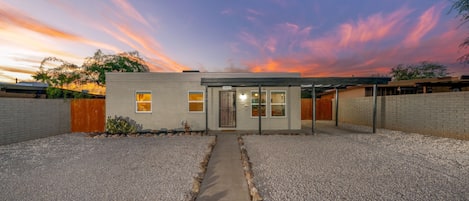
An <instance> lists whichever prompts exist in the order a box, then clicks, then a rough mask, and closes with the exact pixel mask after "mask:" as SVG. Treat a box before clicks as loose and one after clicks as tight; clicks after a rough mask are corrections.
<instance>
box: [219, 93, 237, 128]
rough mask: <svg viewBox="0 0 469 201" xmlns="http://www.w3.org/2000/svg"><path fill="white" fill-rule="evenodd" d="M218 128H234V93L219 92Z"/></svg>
mask: <svg viewBox="0 0 469 201" xmlns="http://www.w3.org/2000/svg"><path fill="white" fill-rule="evenodd" d="M219 122H220V128H235V127H236V92H235V91H220V121H219Z"/></svg>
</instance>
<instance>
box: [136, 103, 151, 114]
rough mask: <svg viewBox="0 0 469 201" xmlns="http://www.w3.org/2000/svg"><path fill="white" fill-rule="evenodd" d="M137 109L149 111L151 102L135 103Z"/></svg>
mask: <svg viewBox="0 0 469 201" xmlns="http://www.w3.org/2000/svg"><path fill="white" fill-rule="evenodd" d="M137 111H139V112H145V111H148V112H149V111H151V103H141V102H140V103H137Z"/></svg>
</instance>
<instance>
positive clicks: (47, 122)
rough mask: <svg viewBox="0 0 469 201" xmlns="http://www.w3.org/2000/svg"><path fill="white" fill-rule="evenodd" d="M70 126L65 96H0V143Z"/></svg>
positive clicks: (26, 138) (67, 130)
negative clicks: (63, 97) (37, 97)
mask: <svg viewBox="0 0 469 201" xmlns="http://www.w3.org/2000/svg"><path fill="white" fill-rule="evenodd" d="M70 130H71V129H70V101H68V100H64V99H57V100H51V99H31V98H0V145H3V144H10V143H15V142H21V141H25V140H32V139H37V138H42V137H47V136H52V135H58V134H63V133H68V132H70Z"/></svg>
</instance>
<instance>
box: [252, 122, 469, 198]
mask: <svg viewBox="0 0 469 201" xmlns="http://www.w3.org/2000/svg"><path fill="white" fill-rule="evenodd" d="M243 139H244V143H245V146H246V149H247V152H248V155H249V157H250V161H251V162H252V167H253V172H254V182H255V185H256V186H257V188H258V189H259V192H260V194H261V196H263V197H264V198H265V200H271V201H273V200H278V201H284V200H469V191H468V189H469V141H460V140H454V139H445V138H437V137H429V136H424V135H418V134H403V133H399V132H388V133H381V134H374V135H373V134H363V133H347V132H344V131H341V130H338V129H328V130H325V131H324V132H322V134H318V135H315V136H279V135H272V136H244V137H243Z"/></svg>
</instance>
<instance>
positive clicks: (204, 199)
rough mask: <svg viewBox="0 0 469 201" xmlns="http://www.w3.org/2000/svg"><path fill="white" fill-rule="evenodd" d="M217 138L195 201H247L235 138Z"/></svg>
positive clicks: (245, 185) (229, 135)
mask: <svg viewBox="0 0 469 201" xmlns="http://www.w3.org/2000/svg"><path fill="white" fill-rule="evenodd" d="M217 136H218V137H217V144H216V145H215V147H214V149H213V152H212V156H211V157H210V161H209V162H208V167H207V172H206V174H205V177H204V180H203V181H202V186H201V188H200V194H199V196H198V197H197V201H212V200H214V201H218V200H220V201H222V200H223V201H249V199H250V197H249V191H248V186H247V183H246V177H245V176H244V171H243V167H242V164H241V153H240V150H239V145H238V140H237V136H236V135H235V134H227V133H223V134H218V135H217Z"/></svg>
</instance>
